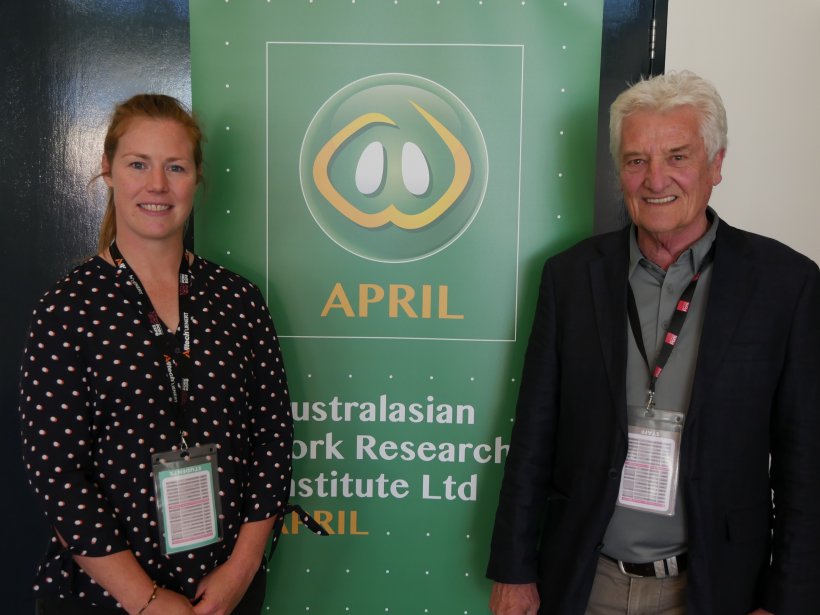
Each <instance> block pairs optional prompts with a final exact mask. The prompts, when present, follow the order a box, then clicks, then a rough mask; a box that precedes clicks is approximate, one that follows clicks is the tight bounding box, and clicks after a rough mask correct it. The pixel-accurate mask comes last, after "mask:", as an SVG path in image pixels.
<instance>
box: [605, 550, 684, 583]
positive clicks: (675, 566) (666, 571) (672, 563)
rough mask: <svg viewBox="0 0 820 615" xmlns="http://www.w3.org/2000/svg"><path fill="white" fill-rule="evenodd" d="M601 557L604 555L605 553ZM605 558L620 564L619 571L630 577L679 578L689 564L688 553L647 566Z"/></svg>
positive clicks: (647, 564) (650, 563) (649, 563)
mask: <svg viewBox="0 0 820 615" xmlns="http://www.w3.org/2000/svg"><path fill="white" fill-rule="evenodd" d="M601 555H603V553H602V554H601ZM604 557H605V558H607V559H608V560H609V561H611V562H615V563H616V564H618V569H619V570H620V571H621V572H623V573H624V574H625V575H627V576H629V577H655V578H656V579H664V578H666V577H676V576H678V575H679V574H680V573H682V572H683V571H684V570H686V563H687V558H686V553H681V554H680V555H673V556H672V557H667V558H666V559H659V560H658V561H657V562H647V563H645V564H632V563H630V562H622V561H621V560H619V559H615V558H614V557H609V556H608V555H604Z"/></svg>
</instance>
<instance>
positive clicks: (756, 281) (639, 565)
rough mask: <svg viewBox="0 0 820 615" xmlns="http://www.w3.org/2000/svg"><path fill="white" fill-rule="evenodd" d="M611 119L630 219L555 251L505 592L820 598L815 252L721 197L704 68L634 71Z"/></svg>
mask: <svg viewBox="0 0 820 615" xmlns="http://www.w3.org/2000/svg"><path fill="white" fill-rule="evenodd" d="M610 139H611V152H612V156H613V159H614V161H615V165H616V168H617V169H618V173H619V177H620V183H621V189H622V191H623V195H624V200H625V202H626V207H627V210H628V212H629V215H630V217H631V219H632V224H631V225H630V226H629V227H628V228H626V229H624V230H622V231H617V232H614V233H609V234H605V235H601V236H598V237H593V238H591V239H587V240H585V241H582V242H581V243H579V244H578V245H576V246H574V247H573V248H571V249H569V250H568V251H566V252H564V253H562V254H559V255H557V256H555V257H553V258H551V259H549V260H548V261H547V263H546V264H545V266H544V270H543V275H542V279H541V287H540V294H539V299H538V306H537V309H536V315H535V320H534V322H533V328H532V333H531V337H530V341H529V346H528V349H527V355H526V360H525V365H524V374H523V378H522V382H521V391H520V394H519V400H518V407H517V411H516V422H515V427H514V429H513V435H512V443H511V448H510V454H509V458H508V460H507V465H506V469H505V475H504V481H503V485H502V488H501V495H500V499H499V506H498V512H497V516H496V522H495V529H494V533H493V542H492V553H491V557H490V563H489V568H488V576H489V577H490V578H491V579H494V580H495V581H496V583H495V585H494V586H493V591H492V596H491V601H490V606H491V609H492V612H493V613H494V615H535V614H536V613H541V614H550V615H564V614H567V615H569V614H579V615H580V614H583V613H587V614H590V615H600V614H618V613H620V614H627V613H628V614H630V615H637V614H644V613H646V614H650V613H651V614H654V613H659V614H660V613H663V614H668V615H672V614H678V613H687V612H688V613H689V614H690V615H691V614H694V615H746V614H748V613H755V614H756V615H760V614H763V613H775V615H790V614H795V615H797V614H811V613H817V612H820V610H818V609H820V607H818V606H817V604H818V599H817V598H816V597H815V592H816V591H817V590H818V589H820V559H819V558H818V556H820V495H818V489H817V487H818V485H820V271H818V268H817V265H815V264H814V263H813V262H811V261H810V260H809V259H807V258H805V257H804V256H801V255H800V254H798V253H796V252H794V251H793V250H791V249H789V248H787V247H786V246H784V245H782V244H780V243H777V242H776V241H774V240H771V239H767V238H764V237H761V236H759V235H753V234H751V233H747V232H744V231H740V230H738V229H735V228H733V227H731V226H729V225H728V224H727V223H726V222H725V221H723V220H720V219H719V218H718V215H717V213H715V212H714V211H713V210H712V209H711V208H709V207H708V203H709V197H710V195H711V192H712V188H713V187H714V186H715V185H717V184H718V183H719V182H720V180H721V166H722V163H723V158H724V155H725V151H726V143H727V140H726V116H725V111H724V108H723V104H722V102H721V99H720V96H719V95H718V93H717V92H716V91H715V89H714V88H713V87H712V86H711V85H710V84H709V83H708V82H706V81H704V80H703V79H701V78H700V77H698V76H697V75H695V74H693V73H691V72H688V71H685V72H680V73H674V74H668V75H661V76H658V77H655V78H652V79H649V80H644V81H641V82H640V83H638V84H636V85H635V86H633V87H631V88H629V89H628V90H626V91H625V92H623V93H622V94H621V95H620V96H619V97H618V99H617V100H616V101H615V102H614V103H613V105H612V108H611V115H610ZM772 205H775V206H776V204H767V206H769V207H772ZM772 211H773V215H774V212H775V211H776V210H774V209H773V210H772ZM539 605H540V610H539Z"/></svg>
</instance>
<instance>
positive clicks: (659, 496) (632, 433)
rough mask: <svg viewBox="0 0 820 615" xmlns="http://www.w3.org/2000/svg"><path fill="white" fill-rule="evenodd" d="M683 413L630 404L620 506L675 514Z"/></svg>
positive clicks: (668, 514) (619, 495)
mask: <svg viewBox="0 0 820 615" xmlns="http://www.w3.org/2000/svg"><path fill="white" fill-rule="evenodd" d="M683 421H684V414H683V413H681V412H672V411H668V410H659V409H657V408H655V409H653V411H651V412H648V411H647V410H646V408H643V407H640V406H635V407H630V408H629V432H628V436H629V449H628V450H627V453H626V461H625V462H624V467H623V470H622V471H621V486H620V489H619V490H618V502H617V504H618V506H623V507H625V508H634V509H636V510H642V511H644V512H649V513H654V514H657V515H666V516H672V515H674V514H675V500H676V494H677V488H678V474H679V470H680V440H681V434H682V432H683Z"/></svg>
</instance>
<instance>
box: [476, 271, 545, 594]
mask: <svg viewBox="0 0 820 615" xmlns="http://www.w3.org/2000/svg"><path fill="white" fill-rule="evenodd" d="M558 347H559V344H558V326H557V316H556V297H555V290H554V281H553V276H552V273H551V271H550V261H547V263H546V264H545V265H544V268H543V272H542V276H541V285H540V290H539V295H538V303H537V306H536V310H535V318H534V320H533V325H532V331H531V333H530V338H529V343H528V346H527V352H526V355H525V359H524V371H523V375H522V379H521V389H520V391H519V396H518V404H517V408H516V415H515V423H514V427H513V431H512V437H511V443H510V450H509V455H508V457H507V462H506V465H505V469H504V479H503V482H502V486H501V493H500V497H499V504H498V510H497V512H496V518H495V527H494V529H493V537H492V544H491V552H490V561H489V566H488V569H487V576H488V577H489V578H491V579H493V580H495V581H499V582H501V583H534V582H536V581H537V579H538V550H537V544H538V537H539V534H540V531H541V523H542V519H543V515H544V506H545V502H546V499H547V496H548V491H549V484H550V476H551V474H552V468H551V465H552V457H553V449H554V446H553V442H554V437H555V431H556V424H557V417H558V413H559V408H558V403H559V395H558V384H559V381H560V363H559V359H558V355H559V353H558Z"/></svg>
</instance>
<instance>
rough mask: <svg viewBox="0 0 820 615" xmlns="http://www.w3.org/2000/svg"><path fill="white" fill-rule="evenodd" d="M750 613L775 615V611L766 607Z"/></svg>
mask: <svg viewBox="0 0 820 615" xmlns="http://www.w3.org/2000/svg"><path fill="white" fill-rule="evenodd" d="M749 615H774V613H771V612H769V611H767V610H766V609H755V610H754V611H752V612H751V613H749Z"/></svg>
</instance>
